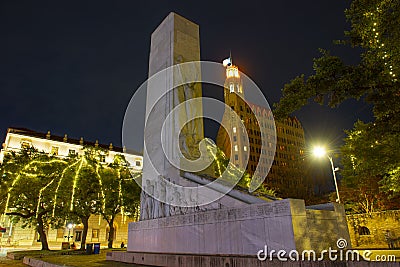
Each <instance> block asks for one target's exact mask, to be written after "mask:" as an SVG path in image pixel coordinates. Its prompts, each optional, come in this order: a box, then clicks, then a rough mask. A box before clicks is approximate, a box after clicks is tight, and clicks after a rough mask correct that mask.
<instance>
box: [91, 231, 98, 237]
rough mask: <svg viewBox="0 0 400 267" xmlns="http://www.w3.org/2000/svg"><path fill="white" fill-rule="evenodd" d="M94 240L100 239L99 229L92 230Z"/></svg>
mask: <svg viewBox="0 0 400 267" xmlns="http://www.w3.org/2000/svg"><path fill="white" fill-rule="evenodd" d="M92 238H99V229H93V230H92Z"/></svg>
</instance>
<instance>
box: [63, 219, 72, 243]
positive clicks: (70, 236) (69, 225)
mask: <svg viewBox="0 0 400 267" xmlns="http://www.w3.org/2000/svg"><path fill="white" fill-rule="evenodd" d="M72 227H74V225H73V224H72V223H69V224H68V225H67V228H68V235H67V236H64V237H65V238H67V240H68V243H69V239H70V238H72V237H73V236H72V235H71V229H72Z"/></svg>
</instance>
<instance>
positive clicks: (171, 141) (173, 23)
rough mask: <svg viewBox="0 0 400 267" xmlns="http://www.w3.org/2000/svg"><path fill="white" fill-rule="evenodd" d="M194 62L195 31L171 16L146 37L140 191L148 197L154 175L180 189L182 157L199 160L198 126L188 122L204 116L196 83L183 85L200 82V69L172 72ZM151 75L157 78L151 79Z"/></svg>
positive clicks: (196, 57) (200, 131) (196, 28)
mask: <svg viewBox="0 0 400 267" xmlns="http://www.w3.org/2000/svg"><path fill="white" fill-rule="evenodd" d="M199 60H200V39H199V26H198V25H197V24H195V23H193V22H191V21H189V20H187V19H185V18H183V17H181V16H179V15H177V14H175V13H173V12H171V13H170V14H169V15H168V16H167V17H166V18H165V19H164V21H163V22H162V23H161V24H160V25H159V26H158V27H157V29H156V30H155V31H154V32H153V34H152V35H151V47H150V59H149V81H148V86H147V100H146V120H145V123H146V125H145V133H144V136H145V138H144V139H145V144H144V145H145V149H144V155H143V187H144V188H145V189H148V190H147V191H148V192H147V193H152V191H154V190H157V189H156V188H154V185H153V184H152V183H151V182H149V181H151V180H154V178H155V177H156V176H158V175H161V176H163V177H165V178H166V179H168V180H169V181H171V182H173V183H176V184H181V185H184V184H182V182H183V183H185V181H184V180H182V179H181V178H180V174H181V173H180V170H181V169H182V168H181V166H180V165H182V162H181V160H182V158H183V157H182V155H183V156H184V157H185V158H186V159H189V160H194V159H196V158H199V156H200V151H199V142H200V141H201V140H202V139H203V138H204V130H203V120H202V119H199V118H197V119H194V120H192V118H196V117H201V116H202V114H203V111H202V104H201V100H200V97H201V96H202V92H201V83H198V82H189V83H185V81H192V80H197V81H198V80H200V79H201V71H200V63H198V64H197V65H196V64H194V65H193V64H192V65H191V66H189V67H185V66H184V65H183V66H182V65H178V66H179V67H173V66H177V64H180V63H185V62H193V61H199ZM165 69H167V71H165ZM160 71H162V74H161V75H160V74H159V73H160ZM157 74H158V75H157ZM153 75H155V76H156V77H157V78H155V79H150V78H151V77H152V76H153ZM153 77H154V76H153ZM171 89H172V90H171ZM194 98H198V100H199V101H197V102H196V103H195V104H193V103H190V104H186V105H185V104H184V105H183V106H182V105H181V108H180V109H179V110H178V111H177V112H175V113H174V114H173V115H172V116H171V115H170V116H168V114H170V113H171V111H173V109H174V108H176V107H177V106H178V105H180V104H183V103H185V101H187V100H190V99H194ZM163 126H164V128H162V127H163ZM171 159H173V160H174V162H175V163H176V164H175V166H174V165H173V164H171ZM146 185H148V188H146ZM150 187H153V188H150Z"/></svg>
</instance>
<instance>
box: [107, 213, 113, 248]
mask: <svg viewBox="0 0 400 267" xmlns="http://www.w3.org/2000/svg"><path fill="white" fill-rule="evenodd" d="M108 227H110V233H109V234H108V248H112V247H113V242H114V216H112V217H111V220H110V221H109V222H108Z"/></svg>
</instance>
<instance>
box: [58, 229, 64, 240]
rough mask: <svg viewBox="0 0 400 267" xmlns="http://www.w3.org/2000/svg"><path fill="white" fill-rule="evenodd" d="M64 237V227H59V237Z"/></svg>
mask: <svg viewBox="0 0 400 267" xmlns="http://www.w3.org/2000/svg"><path fill="white" fill-rule="evenodd" d="M63 237H64V228H59V229H57V238H63Z"/></svg>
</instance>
